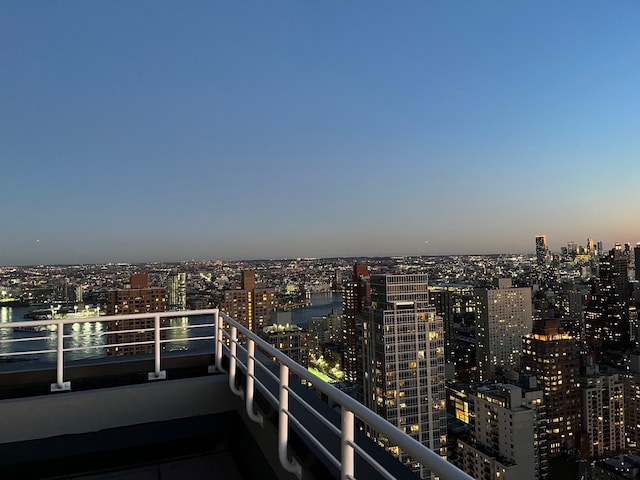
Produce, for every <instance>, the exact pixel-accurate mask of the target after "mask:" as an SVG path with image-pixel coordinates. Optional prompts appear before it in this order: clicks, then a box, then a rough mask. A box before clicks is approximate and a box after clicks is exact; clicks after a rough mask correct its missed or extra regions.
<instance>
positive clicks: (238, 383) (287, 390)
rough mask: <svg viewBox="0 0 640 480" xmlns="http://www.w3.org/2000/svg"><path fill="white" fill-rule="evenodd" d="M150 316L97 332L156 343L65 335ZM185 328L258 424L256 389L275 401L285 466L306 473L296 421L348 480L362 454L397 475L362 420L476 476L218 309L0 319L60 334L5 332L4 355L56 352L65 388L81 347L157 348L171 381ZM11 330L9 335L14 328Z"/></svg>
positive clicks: (426, 462) (425, 460)
mask: <svg viewBox="0 0 640 480" xmlns="http://www.w3.org/2000/svg"><path fill="white" fill-rule="evenodd" d="M202 316H209V317H211V316H212V317H213V322H206V321H205V322H201V323H197V324H191V322H189V325H188V326H186V327H185V326H167V325H165V324H164V323H163V321H164V320H165V319H169V318H171V317H189V318H190V319H191V318H198V317H202ZM150 318H153V319H154V322H153V328H150V327H147V328H135V329H128V330H115V329H113V327H111V328H106V329H105V330H103V331H100V332H99V333H98V334H97V335H100V336H101V337H103V340H104V337H106V338H107V339H108V338H109V336H111V335H118V334H136V333H137V334H147V336H148V337H152V339H150V340H149V339H145V340H143V341H133V342H121V343H115V342H113V341H112V342H108V341H107V342H104V341H103V342H102V343H100V342H95V344H93V345H79V346H78V345H76V346H74V345H71V346H70V345H68V343H69V342H68V340H69V339H70V338H71V337H72V333H65V329H66V330H67V331H68V330H69V326H70V325H81V326H84V325H92V324H94V325H95V324H96V323H98V322H100V323H101V324H105V323H108V324H109V325H111V326H113V325H114V324H115V322H120V321H125V322H130V321H135V320H143V319H150ZM177 328H188V329H189V331H190V335H191V336H188V337H183V338H181V339H180V341H181V342H187V343H188V342H195V341H200V342H202V341H205V342H212V347H213V346H215V348H214V349H213V350H214V352H215V353H214V358H215V362H214V365H211V366H210V368H209V371H210V373H226V374H228V377H229V388H230V390H231V391H232V392H233V393H234V394H236V395H238V396H241V397H243V399H244V401H245V407H246V411H247V415H248V417H249V418H250V419H251V420H252V421H254V422H256V423H258V424H260V425H263V422H264V417H263V414H262V413H261V411H260V410H259V408H258V407H257V404H256V389H258V390H259V391H260V394H261V395H262V396H263V397H266V398H268V399H269V400H270V403H271V404H272V405H275V406H277V418H278V422H277V423H278V455H279V459H280V462H281V464H282V465H283V467H284V468H285V469H286V470H288V471H289V472H291V473H293V474H295V475H296V476H297V477H298V478H301V477H302V466H301V464H300V462H299V461H298V460H296V458H295V455H293V454H292V452H291V451H290V445H289V443H290V442H289V441H290V430H291V429H290V424H291V426H293V427H295V430H296V432H297V433H298V434H299V435H300V434H301V435H302V436H303V437H304V438H305V439H306V440H307V441H308V442H311V443H312V444H313V445H314V446H315V448H317V449H318V451H319V452H322V454H323V455H324V456H325V458H328V459H329V461H330V462H331V463H332V464H333V466H334V467H335V468H336V469H337V471H339V472H340V478H342V479H355V478H356V476H355V473H356V472H355V469H356V456H358V457H359V458H360V459H363V460H364V461H365V462H366V463H368V464H369V465H370V466H371V467H373V468H374V469H375V470H376V471H377V472H378V473H379V474H380V475H381V476H382V477H383V478H388V479H393V478H394V475H393V474H392V473H391V472H389V471H388V470H387V469H386V468H385V467H384V466H383V465H382V464H381V463H380V462H379V461H378V460H377V459H376V458H374V456H372V455H371V454H370V450H369V451H367V450H366V449H365V448H363V446H362V445H359V444H358V441H357V435H356V419H359V421H361V422H363V423H364V424H366V425H368V426H369V427H371V428H372V429H374V430H375V431H377V432H379V434H380V435H382V436H383V437H385V438H387V439H388V440H389V442H390V443H391V444H393V445H397V446H398V448H399V449H400V450H401V451H402V452H404V453H405V454H407V455H409V456H410V457H411V458H412V459H414V460H415V461H416V462H419V463H420V464H422V466H423V467H425V468H427V469H429V470H430V471H431V472H433V474H435V475H437V476H439V477H440V478H442V479H451V480H471V479H472V477H470V476H469V475H467V474H465V473H464V472H462V471H461V470H459V469H458V468H457V467H455V466H453V465H452V464H450V463H448V462H447V461H445V460H443V459H442V458H441V457H440V456H439V455H437V454H436V453H435V452H433V451H432V450H430V449H429V448H427V447H425V446H424V445H422V444H421V443H419V442H418V441H416V440H415V439H413V438H412V437H411V436H409V435H406V434H405V433H404V432H402V431H401V430H399V429H398V428H396V427H395V426H394V425H392V424H391V423H389V422H387V421H386V420H385V419H383V418H381V417H380V416H378V415H376V414H375V413H373V412H372V411H370V410H369V409H367V408H366V407H364V406H363V405H362V404H360V403H359V402H357V401H356V400H354V399H353V398H351V397H350V396H348V395H346V394H345V393H343V392H342V391H340V390H339V389H337V388H335V387H333V386H332V385H330V384H328V383H325V382H324V381H322V380H321V379H319V378H317V377H316V376H315V375H313V374H311V373H310V372H309V371H308V370H307V369H306V368H304V367H303V366H302V365H300V364H298V363H296V362H295V361H293V360H292V359H291V358H289V357H288V356H286V355H285V354H283V353H282V352H280V351H279V350H277V349H276V348H274V347H272V346H271V345H270V344H269V343H267V342H266V341H264V340H263V339H261V338H259V337H258V336H257V335H255V334H254V333H252V332H251V331H249V330H248V329H247V328H245V327H244V326H242V325H241V324H239V323H238V322H236V321H235V320H233V319H232V318H230V317H229V316H227V315H225V314H224V313H222V312H219V311H218V310H217V309H211V310H195V311H181V312H161V313H141V314H133V315H113V316H107V317H99V318H70V319H52V320H38V321H24V322H7V323H0V334H3V330H5V329H13V331H24V330H25V329H28V331H31V330H33V331H35V332H38V331H39V330H40V329H42V330H43V331H49V333H50V337H53V336H54V335H53V334H54V333H55V339H54V338H50V339H49V341H48V342H47V346H48V347H49V348H41V347H42V337H38V336H37V335H34V336H30V337H27V338H15V336H13V337H14V338H9V337H10V336H9V335H6V334H3V335H2V337H1V338H0V348H1V349H2V350H1V351H2V352H5V353H0V358H3V359H4V360H5V361H9V360H11V359H16V358H19V357H22V356H25V355H28V356H35V355H48V356H52V355H53V356H54V357H55V365H56V382H55V383H53V384H52V385H51V392H63V391H69V390H71V388H72V386H71V384H70V382H68V381H65V353H66V354H71V353H72V352H77V351H80V350H82V351H91V350H99V349H102V350H104V349H106V348H115V347H118V348H124V347H130V346H138V347H139V346H144V345H146V346H147V348H149V351H150V352H151V351H152V352H153V358H154V370H153V371H152V372H149V375H148V378H149V380H163V379H166V378H167V376H166V372H165V371H164V370H163V369H162V361H163V358H164V357H165V355H166V354H167V353H168V350H167V349H166V348H165V347H166V344H168V343H170V342H175V341H176V339H175V338H166V337H167V333H166V332H170V331H171V330H175V329H177ZM198 329H202V330H198ZM4 333H6V330H5V332H4ZM194 333H195V334H194ZM212 333H213V334H212ZM151 334H152V335H151ZM111 338H114V337H111ZM39 340H40V343H38V344H37V345H38V348H36V349H28V348H25V344H28V343H27V342H37V341H39ZM65 340H67V344H65ZM223 359H224V362H223ZM274 362H275V363H274ZM292 376H293V377H294V378H295V380H294V382H298V381H302V382H303V383H304V384H306V385H311V384H312V385H313V388H314V389H316V390H317V391H318V392H320V393H321V394H323V395H324V396H325V397H326V398H327V399H328V400H329V402H330V403H331V404H332V405H335V406H336V407H335V408H336V409H338V410H339V411H340V417H341V421H340V422H338V423H337V424H336V423H335V422H332V421H330V420H328V419H327V418H326V417H325V416H324V415H323V414H321V413H319V412H318V411H317V410H316V409H315V408H314V407H313V406H312V405H311V404H310V403H309V402H307V401H306V400H305V399H304V398H303V397H302V396H301V395H299V394H298V393H296V391H295V389H294V388H291V386H290V382H291V380H292ZM241 377H242V378H241ZM269 384H270V385H274V384H275V385H277V387H276V388H272V387H270V386H269ZM290 399H291V400H293V401H295V404H296V405H297V406H302V409H303V410H304V411H305V414H306V416H307V419H308V416H309V415H311V417H312V418H314V419H315V420H316V421H317V422H318V423H320V424H323V425H324V427H325V428H326V429H328V430H329V431H330V432H332V434H333V435H335V436H336V438H337V440H338V441H339V444H340V447H339V449H337V451H336V449H332V448H327V446H326V445H325V444H323V442H321V441H320V440H319V439H318V438H317V437H316V435H315V434H314V433H313V432H312V431H311V430H310V429H309V428H308V427H309V425H308V420H307V422H305V421H303V420H302V419H301V415H300V414H299V413H300V411H299V409H296V411H295V412H294V409H290V408H289V405H290ZM296 412H298V413H296Z"/></svg>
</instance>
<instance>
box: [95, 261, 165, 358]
mask: <svg viewBox="0 0 640 480" xmlns="http://www.w3.org/2000/svg"><path fill="white" fill-rule="evenodd" d="M129 283H130V288H123V289H117V290H109V291H108V292H107V315H126V314H130V313H147V312H163V311H165V310H166V308H165V307H166V301H167V299H166V290H165V289H164V288H160V287H150V286H149V274H148V273H140V274H136V275H131V277H130V280H129ZM154 326H155V320H154V318H153V317H149V318H142V319H140V318H138V319H133V320H113V321H110V322H109V324H108V329H109V330H112V331H114V332H116V333H110V334H108V336H107V344H108V347H107V355H135V354H140V353H153V349H154V345H153V343H150V344H146V345H121V344H124V343H130V342H145V341H146V342H153V339H154ZM123 331H124V332H123ZM120 332H122V333H120ZM162 333H164V332H162Z"/></svg>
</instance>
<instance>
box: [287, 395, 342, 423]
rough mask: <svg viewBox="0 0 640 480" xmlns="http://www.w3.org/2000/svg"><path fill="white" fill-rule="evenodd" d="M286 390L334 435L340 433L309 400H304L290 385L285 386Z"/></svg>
mask: <svg viewBox="0 0 640 480" xmlns="http://www.w3.org/2000/svg"><path fill="white" fill-rule="evenodd" d="M287 390H289V395H290V396H293V397H294V398H295V399H296V400H297V401H298V402H300V403H301V404H302V405H303V406H304V407H305V409H306V410H308V411H309V413H311V414H312V415H313V416H314V417H316V418H317V419H318V420H320V422H322V423H323V424H324V425H325V426H326V427H327V428H329V430H331V431H332V432H333V433H335V434H336V435H340V432H341V430H340V428H338V427H336V426H335V425H334V424H333V423H331V422H330V421H329V420H328V419H327V418H325V417H324V416H322V415H321V414H320V413H319V412H317V411H316V409H315V408H313V406H312V405H310V404H309V402H307V401H306V400H304V399H303V398H302V397H301V396H300V395H298V394H297V393H296V392H295V390H292V389H291V387H287Z"/></svg>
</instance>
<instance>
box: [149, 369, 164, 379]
mask: <svg viewBox="0 0 640 480" xmlns="http://www.w3.org/2000/svg"><path fill="white" fill-rule="evenodd" d="M148 379H149V380H166V379H167V371H166V370H161V371H160V372H158V374H156V372H149V376H148Z"/></svg>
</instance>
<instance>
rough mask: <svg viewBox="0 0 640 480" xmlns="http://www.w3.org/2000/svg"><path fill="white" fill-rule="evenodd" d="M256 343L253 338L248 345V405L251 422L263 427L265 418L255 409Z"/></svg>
mask: <svg viewBox="0 0 640 480" xmlns="http://www.w3.org/2000/svg"><path fill="white" fill-rule="evenodd" d="M255 355H256V342H255V341H253V340H252V339H251V338H250V339H249V343H248V344H247V388H246V396H247V397H246V405H247V415H248V416H249V418H250V419H251V420H253V421H254V422H256V423H258V424H259V425H260V426H261V427H262V426H263V418H262V415H261V414H260V413H259V412H256V411H255V409H254V408H253V393H254V383H255V382H254V380H255V377H254V375H255V371H256V358H255Z"/></svg>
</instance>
